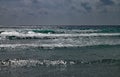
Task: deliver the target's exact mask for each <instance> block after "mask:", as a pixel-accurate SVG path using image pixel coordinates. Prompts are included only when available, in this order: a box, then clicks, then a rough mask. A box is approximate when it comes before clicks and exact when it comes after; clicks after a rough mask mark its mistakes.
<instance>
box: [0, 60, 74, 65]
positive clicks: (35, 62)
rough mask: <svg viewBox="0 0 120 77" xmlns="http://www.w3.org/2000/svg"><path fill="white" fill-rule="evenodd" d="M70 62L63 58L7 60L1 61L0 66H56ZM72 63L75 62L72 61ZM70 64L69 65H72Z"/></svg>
mask: <svg viewBox="0 0 120 77" xmlns="http://www.w3.org/2000/svg"><path fill="white" fill-rule="evenodd" d="M67 63H68V64H71V63H70V62H67V61H64V60H32V59H30V60H17V59H14V60H7V61H1V62H0V66H11V67H23V66H27V67H30V66H37V65H44V66H56V65H67ZM72 64H75V63H74V62H72ZM72 64H71V65H72Z"/></svg>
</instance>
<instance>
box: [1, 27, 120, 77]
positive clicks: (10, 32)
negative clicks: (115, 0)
mask: <svg viewBox="0 0 120 77" xmlns="http://www.w3.org/2000/svg"><path fill="white" fill-rule="evenodd" d="M119 72H120V26H36V27H25V26H24V27H1V28H0V77H120V73H119Z"/></svg>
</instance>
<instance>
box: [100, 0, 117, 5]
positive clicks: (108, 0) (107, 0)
mask: <svg viewBox="0 0 120 77" xmlns="http://www.w3.org/2000/svg"><path fill="white" fill-rule="evenodd" d="M100 2H102V4H103V5H114V4H115V3H114V1H112V0H100Z"/></svg>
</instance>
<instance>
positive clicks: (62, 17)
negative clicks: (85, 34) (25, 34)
mask: <svg viewBox="0 0 120 77" xmlns="http://www.w3.org/2000/svg"><path fill="white" fill-rule="evenodd" d="M33 24H35V25H96V24H97V25H101V24H105V25H106V24H107V25H109V24H113V25H118V24H120V0H0V25H33Z"/></svg>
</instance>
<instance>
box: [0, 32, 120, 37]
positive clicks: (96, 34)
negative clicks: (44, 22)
mask: <svg viewBox="0 0 120 77" xmlns="http://www.w3.org/2000/svg"><path fill="white" fill-rule="evenodd" d="M0 35H2V36H17V37H77V36H79V37H80V36H120V33H85V34H42V33H34V32H31V31H29V32H28V33H26V34H24V33H19V32H16V31H11V32H2V33H1V34H0Z"/></svg>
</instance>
